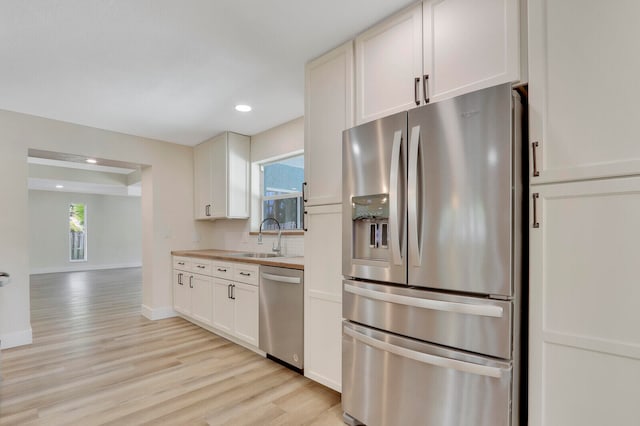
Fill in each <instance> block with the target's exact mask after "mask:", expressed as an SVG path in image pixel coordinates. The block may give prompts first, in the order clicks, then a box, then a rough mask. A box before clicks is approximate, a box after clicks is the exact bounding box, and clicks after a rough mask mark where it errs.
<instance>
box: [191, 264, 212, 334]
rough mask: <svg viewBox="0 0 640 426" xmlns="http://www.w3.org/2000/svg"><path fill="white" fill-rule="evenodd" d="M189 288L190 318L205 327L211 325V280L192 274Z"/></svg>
mask: <svg viewBox="0 0 640 426" xmlns="http://www.w3.org/2000/svg"><path fill="white" fill-rule="evenodd" d="M189 284H190V285H189V287H190V290H191V317H192V318H193V319H195V320H198V321H200V322H202V323H205V324H207V325H212V323H213V288H212V287H213V279H212V278H211V277H207V276H205V275H198V274H194V275H193V278H191V280H190V283H189Z"/></svg>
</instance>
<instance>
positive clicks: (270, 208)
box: [260, 155, 304, 230]
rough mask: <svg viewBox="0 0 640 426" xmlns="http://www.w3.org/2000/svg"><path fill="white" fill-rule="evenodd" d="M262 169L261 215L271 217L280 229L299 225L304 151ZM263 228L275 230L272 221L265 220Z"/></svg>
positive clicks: (298, 226)
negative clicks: (276, 221)
mask: <svg viewBox="0 0 640 426" xmlns="http://www.w3.org/2000/svg"><path fill="white" fill-rule="evenodd" d="M260 169H261V171H262V191H261V194H262V217H261V219H260V220H261V221H262V220H264V219H266V218H268V217H273V218H275V219H277V220H278V222H280V226H281V227H282V229H302V220H303V219H302V218H303V214H304V213H303V210H304V206H303V204H302V182H303V181H304V155H296V156H295V157H289V158H285V159H282V160H278V161H273V162H270V163H265V164H263V165H262V166H261V167H260ZM262 229H263V230H265V229H266V230H277V229H278V226H277V225H276V224H275V222H273V221H268V222H266V223H265V224H264V225H263V227H262Z"/></svg>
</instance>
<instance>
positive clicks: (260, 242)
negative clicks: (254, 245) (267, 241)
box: [258, 217, 282, 254]
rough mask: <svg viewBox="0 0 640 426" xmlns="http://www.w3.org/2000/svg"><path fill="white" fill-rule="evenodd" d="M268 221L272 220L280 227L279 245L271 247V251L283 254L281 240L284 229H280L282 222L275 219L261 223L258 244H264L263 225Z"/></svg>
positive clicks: (269, 218) (270, 218) (271, 218)
mask: <svg viewBox="0 0 640 426" xmlns="http://www.w3.org/2000/svg"><path fill="white" fill-rule="evenodd" d="M268 220H272V221H274V222H275V223H276V225H278V245H274V246H272V247H271V251H273V252H274V253H278V254H282V253H281V251H282V247H281V246H280V240H281V239H282V228H281V227H280V222H278V220H277V219H276V218H275V217H268V218H266V219H265V220H263V221H262V223H260V230H259V231H258V244H262V225H264V223H265V222H266V221H268Z"/></svg>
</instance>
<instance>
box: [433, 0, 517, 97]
mask: <svg viewBox="0 0 640 426" xmlns="http://www.w3.org/2000/svg"><path fill="white" fill-rule="evenodd" d="M422 13H423V35H424V72H423V74H424V75H423V76H422V77H423V78H425V77H427V76H428V79H427V80H426V84H424V85H423V88H425V89H426V93H425V94H423V98H428V99H430V101H432V102H435V101H439V100H441V99H446V98H451V97H453V96H457V95H460V94H463V93H469V92H473V91H475V90H479V89H483V88H485V87H490V86H495V85H497V84H501V83H506V82H516V81H519V80H520V77H521V76H520V8H519V4H518V1H517V0H483V1H478V0H431V1H425V2H424V3H423V12H422Z"/></svg>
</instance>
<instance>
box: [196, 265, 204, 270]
mask: <svg viewBox="0 0 640 426" xmlns="http://www.w3.org/2000/svg"><path fill="white" fill-rule="evenodd" d="M196 268H200V269H204V268H206V266H204V265H196Z"/></svg>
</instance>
